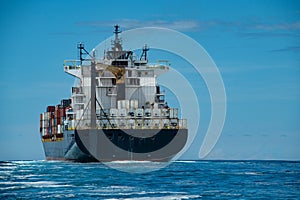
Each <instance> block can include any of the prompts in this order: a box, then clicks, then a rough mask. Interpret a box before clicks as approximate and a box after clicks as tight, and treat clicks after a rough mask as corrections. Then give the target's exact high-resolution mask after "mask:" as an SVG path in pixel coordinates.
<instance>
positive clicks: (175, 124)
mask: <svg viewBox="0 0 300 200" xmlns="http://www.w3.org/2000/svg"><path fill="white" fill-rule="evenodd" d="M170 124H171V126H177V125H178V120H177V119H171V120H170Z"/></svg>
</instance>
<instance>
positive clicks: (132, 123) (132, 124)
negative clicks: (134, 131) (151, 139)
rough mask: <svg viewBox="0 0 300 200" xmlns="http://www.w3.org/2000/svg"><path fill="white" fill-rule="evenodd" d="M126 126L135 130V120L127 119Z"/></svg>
mask: <svg viewBox="0 0 300 200" xmlns="http://www.w3.org/2000/svg"><path fill="white" fill-rule="evenodd" d="M128 124H129V126H130V127H131V128H135V120H134V119H129V120H128Z"/></svg>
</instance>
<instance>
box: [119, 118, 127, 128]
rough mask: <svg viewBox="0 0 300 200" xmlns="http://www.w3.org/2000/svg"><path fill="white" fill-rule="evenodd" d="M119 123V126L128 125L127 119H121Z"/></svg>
mask: <svg viewBox="0 0 300 200" xmlns="http://www.w3.org/2000/svg"><path fill="white" fill-rule="evenodd" d="M118 124H119V126H121V127H125V126H126V125H127V124H126V120H125V119H120V120H119V123H118Z"/></svg>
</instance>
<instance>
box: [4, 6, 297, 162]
mask: <svg viewBox="0 0 300 200" xmlns="http://www.w3.org/2000/svg"><path fill="white" fill-rule="evenodd" d="M0 4H1V6H0V27H1V33H0V36H1V37H0V40H1V43H0V52H1V54H0V59H1V67H0V86H1V93H0V95H1V104H0V110H1V114H0V160H32V159H34V160H37V159H44V158H45V157H44V152H43V148H42V143H41V141H40V135H39V114H40V113H41V112H44V110H45V108H46V106H47V105H56V104H58V103H59V102H60V100H61V99H63V98H69V96H70V94H71V86H72V85H73V83H74V79H73V78H72V77H71V76H69V75H67V74H65V73H64V72H63V61H64V60H65V59H73V58H77V50H76V45H77V43H78V42H80V41H82V42H84V43H85V46H86V48H87V49H92V48H94V47H95V46H96V45H97V44H99V43H100V42H101V41H103V40H105V39H107V38H108V37H110V36H112V26H113V25H114V24H120V26H121V29H122V30H130V29H132V28H141V27H164V28H170V29H174V30H177V31H179V32H182V33H184V34H186V35H187V36H189V37H191V38H193V39H194V40H195V41H197V42H198V43H199V44H201V45H202V46H203V48H204V49H205V50H206V51H207V52H208V54H209V55H210V56H211V58H212V59H213V61H214V62H215V64H216V65H217V67H218V69H219V71H220V73H221V76H222V79H223V82H224V85H225V90H226V96H227V102H226V105H227V114H226V121H225V124H224V128H223V131H222V134H221V137H220V138H219V140H218V142H217V144H216V146H215V147H214V149H213V150H212V151H211V153H210V154H209V155H208V156H207V157H206V159H228V160H235V159H239V160H249V159H251V160H256V159H258V160H260V159H262V160H300V55H299V54H300V3H299V1H296V0H295V1H292V0H281V1H280V0H272V1H267V0H251V1H250V0H249V1H247V0H241V1H232V0H231V1H216V0H213V1H208V0H207V1H203V0H198V1H196V0H194V1H192V0H185V1H181V0H176V1H168V0H166V1H158V0H153V1H142V0H139V1H135V0H132V1H124V2H122V1H91V0H88V1H79V0H75V1H58V0H53V1H46V0H42V1H38V0H35V1H32V0H28V1H14V0H12V1H3V0H1V1H0ZM150 55H151V50H150V52H149V56H150ZM152 55H153V56H154V57H159V56H158V55H162V56H166V57H168V53H163V52H161V54H159V52H158V51H156V53H155V52H154V53H152ZM171 58H172V56H171ZM173 58H174V60H173V61H171V63H172V66H174V68H177V69H178V70H179V69H181V70H182V68H181V66H182V65H185V64H186V65H188V64H187V63H185V62H186V61H184V60H181V59H180V58H176V57H174V56H173ZM184 73H185V76H186V77H187V79H188V80H189V82H190V83H191V85H193V88H194V89H195V92H196V95H197V97H198V99H199V101H200V104H201V122H200V125H199V130H198V131H199V132H198V133H197V136H196V139H195V141H194V143H193V144H192V146H191V147H190V149H188V151H187V152H186V153H185V154H184V155H183V158H184V159H197V158H198V157H197V155H198V151H199V148H200V146H201V142H202V140H203V138H204V135H205V131H206V129H207V126H208V123H209V119H210V113H209V112H210V104H209V103H207V101H209V94H208V93H207V91H205V87H206V86H205V83H204V81H203V79H202V78H201V76H200V75H197V74H195V73H193V71H192V70H191V71H187V72H184ZM170 96H172V95H170ZM170 101H171V102H172V98H171V97H170ZM174 102H175V101H174ZM175 103H176V102H175ZM181 109H184V108H181ZM188 123H198V122H195V121H193V119H191V120H190V121H189V122H188Z"/></svg>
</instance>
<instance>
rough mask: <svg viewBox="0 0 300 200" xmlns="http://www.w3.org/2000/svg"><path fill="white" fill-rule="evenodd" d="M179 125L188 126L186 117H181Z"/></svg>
mask: <svg viewBox="0 0 300 200" xmlns="http://www.w3.org/2000/svg"><path fill="white" fill-rule="evenodd" d="M179 127H180V128H187V121H186V119H180V120H179Z"/></svg>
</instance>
